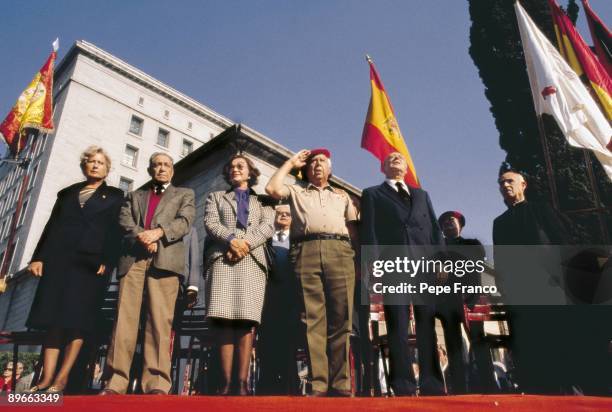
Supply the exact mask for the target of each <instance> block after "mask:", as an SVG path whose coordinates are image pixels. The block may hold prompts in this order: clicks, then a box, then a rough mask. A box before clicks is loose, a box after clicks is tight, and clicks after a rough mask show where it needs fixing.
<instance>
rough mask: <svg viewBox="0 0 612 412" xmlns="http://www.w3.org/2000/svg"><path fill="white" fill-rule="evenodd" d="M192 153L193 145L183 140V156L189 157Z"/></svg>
mask: <svg viewBox="0 0 612 412" xmlns="http://www.w3.org/2000/svg"><path fill="white" fill-rule="evenodd" d="M191 152H193V143H192V142H190V141H189V140H185V139H183V150H182V151H181V155H182V156H187V155H188V154H189V153H191Z"/></svg>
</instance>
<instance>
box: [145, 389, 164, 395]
mask: <svg viewBox="0 0 612 412" xmlns="http://www.w3.org/2000/svg"><path fill="white" fill-rule="evenodd" d="M147 395H167V393H166V392H165V391H162V390H161V389H153V390H152V391H149V392H147Z"/></svg>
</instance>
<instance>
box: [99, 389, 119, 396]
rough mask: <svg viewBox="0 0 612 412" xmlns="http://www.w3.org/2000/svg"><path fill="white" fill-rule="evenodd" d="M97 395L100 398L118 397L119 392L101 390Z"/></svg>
mask: <svg viewBox="0 0 612 412" xmlns="http://www.w3.org/2000/svg"><path fill="white" fill-rule="evenodd" d="M98 395H100V396H108V395H119V392H117V391H114V390H112V389H102V390H101V391H100V392H99V393H98Z"/></svg>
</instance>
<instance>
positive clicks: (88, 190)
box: [27, 146, 123, 392]
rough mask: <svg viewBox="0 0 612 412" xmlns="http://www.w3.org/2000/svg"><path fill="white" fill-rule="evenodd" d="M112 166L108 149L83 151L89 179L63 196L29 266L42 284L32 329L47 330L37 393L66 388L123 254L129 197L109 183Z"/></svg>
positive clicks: (30, 320) (32, 315)
mask: <svg viewBox="0 0 612 412" xmlns="http://www.w3.org/2000/svg"><path fill="white" fill-rule="evenodd" d="M110 167H111V161H110V158H109V157H108V155H107V154H106V152H105V151H104V150H103V149H102V148H100V147H97V146H91V147H89V148H87V149H86V150H85V151H84V152H83V154H82V155H81V171H82V172H83V175H85V179H86V180H85V181H84V182H79V183H76V184H74V185H72V186H68V187H66V188H64V189H62V190H60V191H59V193H58V194H57V201H56V202H55V205H54V207H53V211H52V212H51V217H50V218H49V221H48V222H47V225H46V226H45V229H44V231H43V234H42V236H41V237H40V240H39V242H38V246H37V247H36V250H35V251H34V255H33V256H32V261H31V263H30V265H29V266H28V270H29V271H30V272H31V273H32V274H33V275H34V276H37V277H39V278H40V281H39V284H38V288H37V290H36V296H35V298H34V302H33V304H32V309H31V311H30V316H29V318H28V322H27V325H28V326H29V327H31V328H35V329H42V330H45V331H46V336H45V342H44V361H43V376H42V378H41V379H40V380H39V382H38V384H37V385H36V386H34V387H33V388H32V389H31V390H30V391H31V392H37V391H47V392H60V391H62V390H63V389H64V387H65V386H66V384H67V382H68V375H69V373H70V370H71V369H72V366H73V365H74V362H75V360H76V358H77V356H78V354H79V351H80V350H81V346H82V345H83V338H84V337H85V336H86V335H87V334H88V333H91V332H93V329H94V327H95V318H96V310H97V309H98V307H99V304H100V302H101V298H102V297H103V294H104V290H105V288H106V285H107V280H108V274H109V273H110V272H111V271H112V269H113V267H114V266H115V262H116V259H117V255H118V251H117V245H118V244H119V231H118V215H119V209H120V207H121V204H122V202H123V192H122V191H121V190H120V189H117V188H115V187H111V186H108V185H107V184H106V182H105V179H106V176H107V175H108V172H109V169H110ZM62 348H63V351H64V357H63V361H62V364H61V367H60V369H59V371H58V372H57V374H56V373H55V371H56V367H57V363H58V358H59V354H60V351H61V350H62Z"/></svg>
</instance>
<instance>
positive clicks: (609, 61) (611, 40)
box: [582, 0, 612, 77]
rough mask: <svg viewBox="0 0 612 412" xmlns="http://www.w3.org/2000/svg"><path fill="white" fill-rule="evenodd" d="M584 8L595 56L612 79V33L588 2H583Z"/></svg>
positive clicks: (585, 0) (586, 0)
mask: <svg viewBox="0 0 612 412" xmlns="http://www.w3.org/2000/svg"><path fill="white" fill-rule="evenodd" d="M582 7H583V8H584V12H585V14H586V18H587V22H588V23H589V30H590V31H591V38H592V39H593V46H594V48H595V54H597V57H598V58H599V62H600V63H601V64H602V65H603V66H604V67H605V68H606V71H607V72H608V76H611V77H612V33H610V30H608V27H607V26H606V24H605V23H604V22H603V21H602V20H601V19H600V18H599V16H598V15H597V14H595V12H594V11H593V9H592V8H591V5H590V4H589V2H588V0H582Z"/></svg>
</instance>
